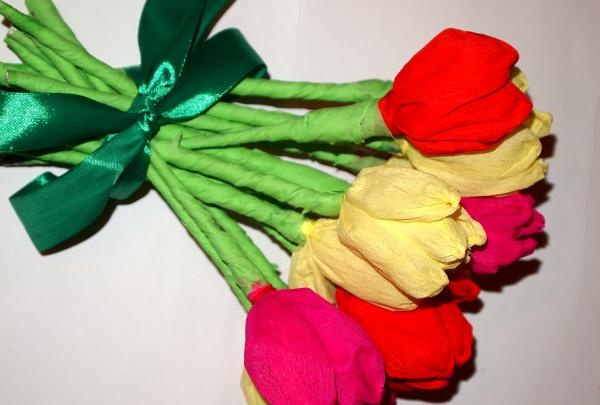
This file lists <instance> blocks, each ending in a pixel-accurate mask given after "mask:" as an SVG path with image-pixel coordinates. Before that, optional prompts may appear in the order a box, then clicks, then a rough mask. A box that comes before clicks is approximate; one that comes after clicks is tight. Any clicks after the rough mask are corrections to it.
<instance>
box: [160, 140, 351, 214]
mask: <svg viewBox="0 0 600 405" xmlns="http://www.w3.org/2000/svg"><path fill="white" fill-rule="evenodd" d="M154 145H155V146H157V148H158V149H159V150H160V151H161V154H162V155H163V156H164V158H165V159H166V160H167V161H168V162H169V163H171V164H173V165H174V166H177V167H180V168H182V169H186V170H189V171H193V172H198V173H201V174H204V175H206V176H210V177H214V178H217V179H220V180H223V181H226V182H228V183H230V184H233V185H234V186H236V187H244V188H250V189H253V190H256V191H257V192H259V193H261V194H264V195H267V196H269V197H271V198H274V199H275V200H277V201H279V202H282V203H287V204H289V205H291V206H292V207H296V208H300V209H303V210H305V211H312V212H314V213H316V214H319V215H323V216H337V215H338V213H339V209H340V203H341V200H342V197H343V193H341V192H339V193H326V192H318V191H314V190H310V189H307V188H305V187H302V186H298V185H297V184H293V183H289V182H287V181H285V180H282V179H281V178H279V177H276V176H273V175H271V174H266V173H259V172H255V171H252V170H248V169H246V168H244V167H241V166H238V165H234V164H231V163H225V162H222V161H221V160H219V159H216V158H214V157H212V156H210V155H207V154H204V153H203V152H202V151H196V152H192V151H188V150H185V149H181V148H176V147H174V146H173V145H172V144H169V143H165V142H163V141H156V142H154Z"/></svg>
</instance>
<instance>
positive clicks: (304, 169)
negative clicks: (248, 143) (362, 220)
mask: <svg viewBox="0 0 600 405" xmlns="http://www.w3.org/2000/svg"><path fill="white" fill-rule="evenodd" d="M202 153H203V154H206V155H208V156H212V157H214V158H215V159H221V160H223V161H225V162H229V163H232V164H236V165H240V166H243V167H245V168H247V169H249V170H252V171H255V172H260V173H265V174H268V173H271V174H273V175H274V176H277V177H279V178H280V179H282V180H285V181H287V182H289V183H293V184H297V185H299V186H302V187H304V188H307V189H311V190H315V191H319V192H331V193H335V192H345V191H346V190H348V188H349V187H350V184H349V183H348V182H346V181H344V180H342V179H340V178H338V177H335V176H333V175H331V174H329V173H326V172H322V171H320V170H317V169H315V168H313V167H310V166H306V165H303V164H300V163H295V162H290V161H288V160H284V159H281V158H279V157H277V156H274V155H271V154H269V153H266V152H263V151H262V150H260V149H249V148H235V147H230V148H221V149H204V150H202Z"/></svg>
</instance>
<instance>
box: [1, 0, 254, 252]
mask: <svg viewBox="0 0 600 405" xmlns="http://www.w3.org/2000/svg"><path fill="white" fill-rule="evenodd" d="M226 3H227V1H224V0H211V1H208V0H206V1H201V0H148V1H147V2H146V5H145V7H144V11H143V14H142V19H141V23H140V30H139V44H140V50H141V55H142V65H141V67H140V69H139V71H140V73H141V75H140V78H141V79H142V80H141V83H140V82H138V95H137V96H136V98H135V99H134V101H133V103H132V105H131V107H130V109H129V110H128V111H127V112H122V111H118V110H115V109H113V108H110V107H106V106H103V105H101V104H99V103H96V102H93V101H91V100H88V99H85V98H83V97H79V96H75V95H68V94H36V93H6V92H1V91H0V113H1V114H0V151H7V152H18V151H35V150H40V149H44V148H51V147H65V146H66V145H69V144H75V143H78V142H83V141H85V140H87V139H90V138H93V137H97V136H100V135H103V134H106V133H111V134H112V135H109V136H107V137H106V139H105V141H104V143H103V144H102V146H101V147H100V148H98V150H96V151H95V152H94V153H92V154H90V155H88V156H87V157H86V158H85V159H84V160H83V161H82V162H81V163H80V164H79V165H77V166H76V167H74V168H72V169H71V170H70V171H69V172H67V173H66V174H64V175H63V176H61V177H56V176H54V175H52V174H50V173H45V174H43V175H41V176H39V177H38V178H37V179H35V180H34V181H32V182H31V183H30V184H28V185H27V186H25V187H24V188H23V189H21V190H20V191H19V192H17V193H16V194H14V195H13V196H12V197H11V199H10V200H11V203H12V205H13V207H14V208H15V211H16V212H17V214H18V215H19V218H20V219H21V221H22V222H23V224H24V225H25V228H26V229H27V232H28V233H29V236H30V237H31V239H32V241H33V243H34V245H35V246H36V248H37V249H38V250H39V251H44V250H47V249H51V248H53V247H55V246H56V245H58V244H60V243H61V242H63V241H65V240H67V239H68V238H70V237H72V236H74V235H76V234H78V233H79V232H80V231H82V230H83V229H85V228H86V227H87V226H88V225H89V224H91V223H92V222H93V221H94V220H95V219H96V218H97V217H98V216H99V215H100V213H101V212H102V210H103V209H104V207H105V205H106V203H107V202H108V200H109V199H110V198H114V199H125V198H128V197H129V196H130V195H131V194H132V193H133V192H135V190H137V189H138V188H139V186H140V185H141V184H142V183H143V182H144V181H145V178H146V171H147V169H148V165H149V163H150V142H149V141H150V138H151V137H152V136H153V135H154V134H155V133H156V132H157V131H158V130H159V127H160V125H161V124H165V123H170V122H177V121H182V120H185V119H188V118H191V117H193V116H196V115H198V114H201V113H202V112H204V111H206V110H207V109H208V108H210V106H212V105H213V104H214V103H215V102H217V101H218V100H219V99H220V98H221V97H222V96H223V95H225V94H226V93H227V92H229V91H230V90H231V88H232V87H233V86H235V85H236V84H237V83H238V82H239V81H240V80H242V79H243V78H244V77H246V76H249V75H256V74H257V73H258V72H264V71H265V67H264V63H263V62H262V60H261V59H260V57H259V56H258V55H257V54H256V53H255V52H254V50H253V49H252V48H251V47H250V45H248V43H247V42H246V41H245V39H244V38H243V37H242V36H241V34H240V33H239V32H238V31H237V30H226V31H223V32H222V33H220V34H217V35H215V36H214V37H213V38H211V39H209V40H206V41H201V40H200V38H202V37H204V36H205V34H206V32H205V31H206V30H207V29H208V27H209V26H210V24H211V23H212V20H213V19H214V18H215V17H216V15H217V14H218V13H219V12H220V10H221V9H222V7H224V6H225V4H226ZM15 111H19V114H18V115H17V114H15Z"/></svg>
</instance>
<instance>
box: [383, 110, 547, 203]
mask: <svg viewBox="0 0 600 405" xmlns="http://www.w3.org/2000/svg"><path fill="white" fill-rule="evenodd" d="M551 124H552V115H551V114H549V113H546V112H539V111H534V112H533V114H532V115H531V117H530V118H529V119H527V121H526V122H525V123H524V124H523V125H522V126H521V127H520V128H519V129H517V131H516V132H514V133H512V134H511V135H509V136H508V137H506V138H505V139H504V140H503V141H502V142H501V143H500V144H499V145H497V146H496V147H495V148H493V149H491V150H489V151H485V152H475V153H469V154H456V155H448V156H425V155H423V154H421V153H420V152H419V151H418V150H417V149H416V148H414V147H413V146H412V145H411V144H410V143H409V142H406V141H405V140H400V141H399V146H400V148H401V150H402V151H401V152H400V154H399V157H401V158H404V159H407V160H408V162H410V165H411V166H412V167H414V168H415V169H417V170H419V171H422V172H425V173H429V174H432V175H434V176H436V177H437V178H439V179H441V180H443V181H444V182H446V183H448V184H449V185H450V186H452V187H453V188H455V189H456V190H458V191H459V192H460V194H461V195H462V196H465V197H477V196H493V195H502V194H507V193H512V192H515V191H518V190H522V189H525V188H528V187H530V186H532V185H533V184H535V183H537V182H538V181H540V180H541V179H543V178H544V176H545V174H546V171H547V170H548V165H547V163H546V162H545V161H544V160H542V159H540V157H539V156H540V153H541V151H542V144H541V142H540V138H541V137H543V136H546V135H548V133H549V132H550V126H551ZM397 163H398V161H397V159H392V160H390V161H388V164H390V165H393V164H397Z"/></svg>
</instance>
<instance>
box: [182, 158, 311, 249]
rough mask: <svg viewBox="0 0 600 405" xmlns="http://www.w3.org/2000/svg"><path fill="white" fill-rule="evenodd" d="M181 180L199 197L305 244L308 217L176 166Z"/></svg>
mask: <svg viewBox="0 0 600 405" xmlns="http://www.w3.org/2000/svg"><path fill="white" fill-rule="evenodd" d="M173 173H175V175H176V176H177V178H178V179H179V180H180V181H181V183H182V184H183V185H184V186H185V187H186V188H187V189H188V190H189V192H190V193H191V194H193V195H194V196H195V197H196V198H198V199H199V200H202V201H203V202H205V203H207V204H211V205H217V206H220V207H223V208H225V209H227V210H229V211H233V212H236V213H238V214H240V215H243V216H245V217H247V218H251V219H253V220H255V221H258V222H259V223H261V224H264V225H266V226H269V227H271V228H274V229H277V231H278V232H279V233H280V234H282V235H283V236H284V237H285V238H286V239H288V240H291V241H293V242H295V243H298V244H301V243H303V242H304V234H303V233H302V232H301V229H300V228H301V227H302V224H303V223H304V222H305V221H306V218H305V217H304V216H303V215H302V214H299V213H297V212H295V211H292V210H289V209H285V208H282V207H280V206H278V205H276V204H273V203H271V202H268V201H265V200H263V199H261V198H258V197H255V196H254V195H252V194H248V193H245V192H243V191H240V190H238V189H237V188H235V187H233V186H231V185H229V184H227V183H224V182H222V181H219V180H216V179H211V178H208V177H205V176H203V175H201V174H199V173H191V172H189V171H187V170H182V169H177V168H173Z"/></svg>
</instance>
